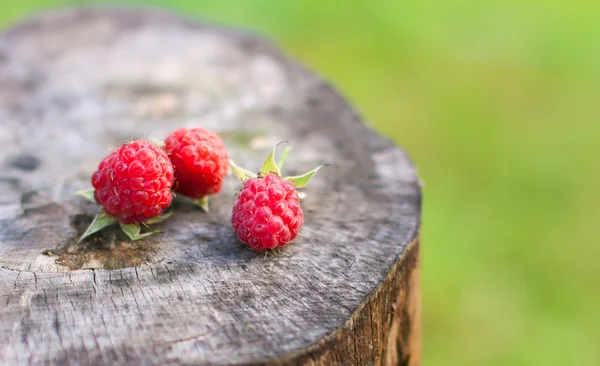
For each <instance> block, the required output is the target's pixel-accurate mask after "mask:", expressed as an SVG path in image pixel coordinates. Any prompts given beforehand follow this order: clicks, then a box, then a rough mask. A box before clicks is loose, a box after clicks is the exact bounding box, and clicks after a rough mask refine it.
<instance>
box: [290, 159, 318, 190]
mask: <svg viewBox="0 0 600 366" xmlns="http://www.w3.org/2000/svg"><path fill="white" fill-rule="evenodd" d="M327 165H329V164H323V165H321V166H318V167H316V168H315V169H313V170H311V171H310V172H308V173H305V174H302V175H296V176H293V177H285V178H283V179H284V180H289V181H290V182H292V183H293V184H294V185H295V186H296V188H301V187H304V186H305V185H306V184H307V183H308V181H309V180H310V179H311V178H312V177H313V176H314V175H315V174H317V172H318V171H319V169H321V168H322V167H324V166H327Z"/></svg>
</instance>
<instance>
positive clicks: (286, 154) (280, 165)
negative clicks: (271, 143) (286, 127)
mask: <svg viewBox="0 0 600 366" xmlns="http://www.w3.org/2000/svg"><path fill="white" fill-rule="evenodd" d="M290 151H292V147H291V146H286V147H285V149H283V153H281V158H279V162H278V163H277V166H278V167H279V169H280V170H281V169H283V163H284V162H285V159H286V158H287V156H288V154H289V153H290Z"/></svg>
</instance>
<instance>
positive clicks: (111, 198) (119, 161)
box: [91, 140, 174, 224]
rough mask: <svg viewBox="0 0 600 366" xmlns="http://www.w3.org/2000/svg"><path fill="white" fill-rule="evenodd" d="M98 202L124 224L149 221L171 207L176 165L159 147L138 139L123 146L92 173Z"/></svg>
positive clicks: (108, 213)
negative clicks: (173, 164) (174, 166)
mask: <svg viewBox="0 0 600 366" xmlns="http://www.w3.org/2000/svg"><path fill="white" fill-rule="evenodd" d="M91 180H92V185H93V186H94V199H95V200H96V202H97V203H98V204H99V205H101V206H102V207H103V209H104V213H105V214H106V215H108V216H113V217H115V218H116V219H117V220H118V221H119V222H120V223H122V224H135V223H141V222H145V221H147V220H148V219H150V218H153V217H156V216H159V215H160V214H161V213H162V211H163V209H164V208H166V207H168V206H169V205H170V204H171V200H172V193H171V186H172V185H173V181H174V177H173V166H172V165H171V162H170V161H169V157H168V156H167V154H166V153H165V152H164V151H162V150H161V149H160V148H158V147H157V146H156V145H154V144H152V143H150V142H148V141H146V140H137V141H133V142H131V143H127V144H124V145H121V147H119V148H118V149H116V150H115V151H113V152H112V153H111V154H110V155H108V156H107V157H105V158H104V159H103V160H102V162H101V163H100V164H99V165H98V170H96V172H94V174H92V178H91Z"/></svg>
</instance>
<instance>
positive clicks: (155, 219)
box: [146, 211, 173, 225]
mask: <svg viewBox="0 0 600 366" xmlns="http://www.w3.org/2000/svg"><path fill="white" fill-rule="evenodd" d="M171 215H173V211H169V212H167V213H164V214H162V215H159V216H156V217H153V218H151V219H148V220H146V224H148V225H153V224H158V223H159V222H163V221H165V220H166V219H168V218H169V217H171Z"/></svg>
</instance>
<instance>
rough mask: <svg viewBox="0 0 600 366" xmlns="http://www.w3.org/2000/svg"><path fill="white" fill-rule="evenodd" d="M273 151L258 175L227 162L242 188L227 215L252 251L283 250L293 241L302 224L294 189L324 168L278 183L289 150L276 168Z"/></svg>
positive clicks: (234, 228)
mask: <svg viewBox="0 0 600 366" xmlns="http://www.w3.org/2000/svg"><path fill="white" fill-rule="evenodd" d="M275 148H276V147H274V148H273V151H272V152H271V154H270V155H269V157H268V158H267V160H266V161H265V162H264V164H263V166H262V168H260V172H259V173H258V174H254V173H252V172H251V171H249V170H246V169H243V168H240V167H239V166H237V165H236V164H235V163H234V162H233V161H232V162H231V167H232V168H233V173H234V174H235V175H236V176H237V177H238V178H239V179H240V181H242V183H243V184H244V186H243V187H242V190H241V191H240V193H239V194H238V196H237V201H236V202H235V205H234V206H233V210H232V212H231V225H232V226H233V230H235V233H236V234H237V236H238V238H239V239H240V240H241V241H242V242H243V243H244V244H247V245H248V246H249V247H250V249H253V250H256V251H262V250H265V249H273V248H276V247H278V246H284V245H286V244H287V243H289V242H291V241H292V240H294V238H296V235H298V232H299V231H300V228H301V227H302V224H303V223H304V214H303V213H302V208H300V199H299V197H298V193H297V192H296V188H301V187H304V186H305V185H306V184H307V183H308V181H309V180H310V179H311V178H312V177H313V176H314V175H315V174H316V173H317V171H318V170H319V169H320V168H321V167H323V166H324V165H321V166H319V167H317V168H315V169H313V170H311V171H310V172H308V173H305V174H302V175H297V176H293V177H285V178H283V179H282V178H281V166H282V165H283V161H284V160H285V158H286V156H287V153H288V152H289V151H290V148H286V150H285V151H284V152H283V156H282V157H281V160H280V161H279V164H277V163H276V162H275Z"/></svg>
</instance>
